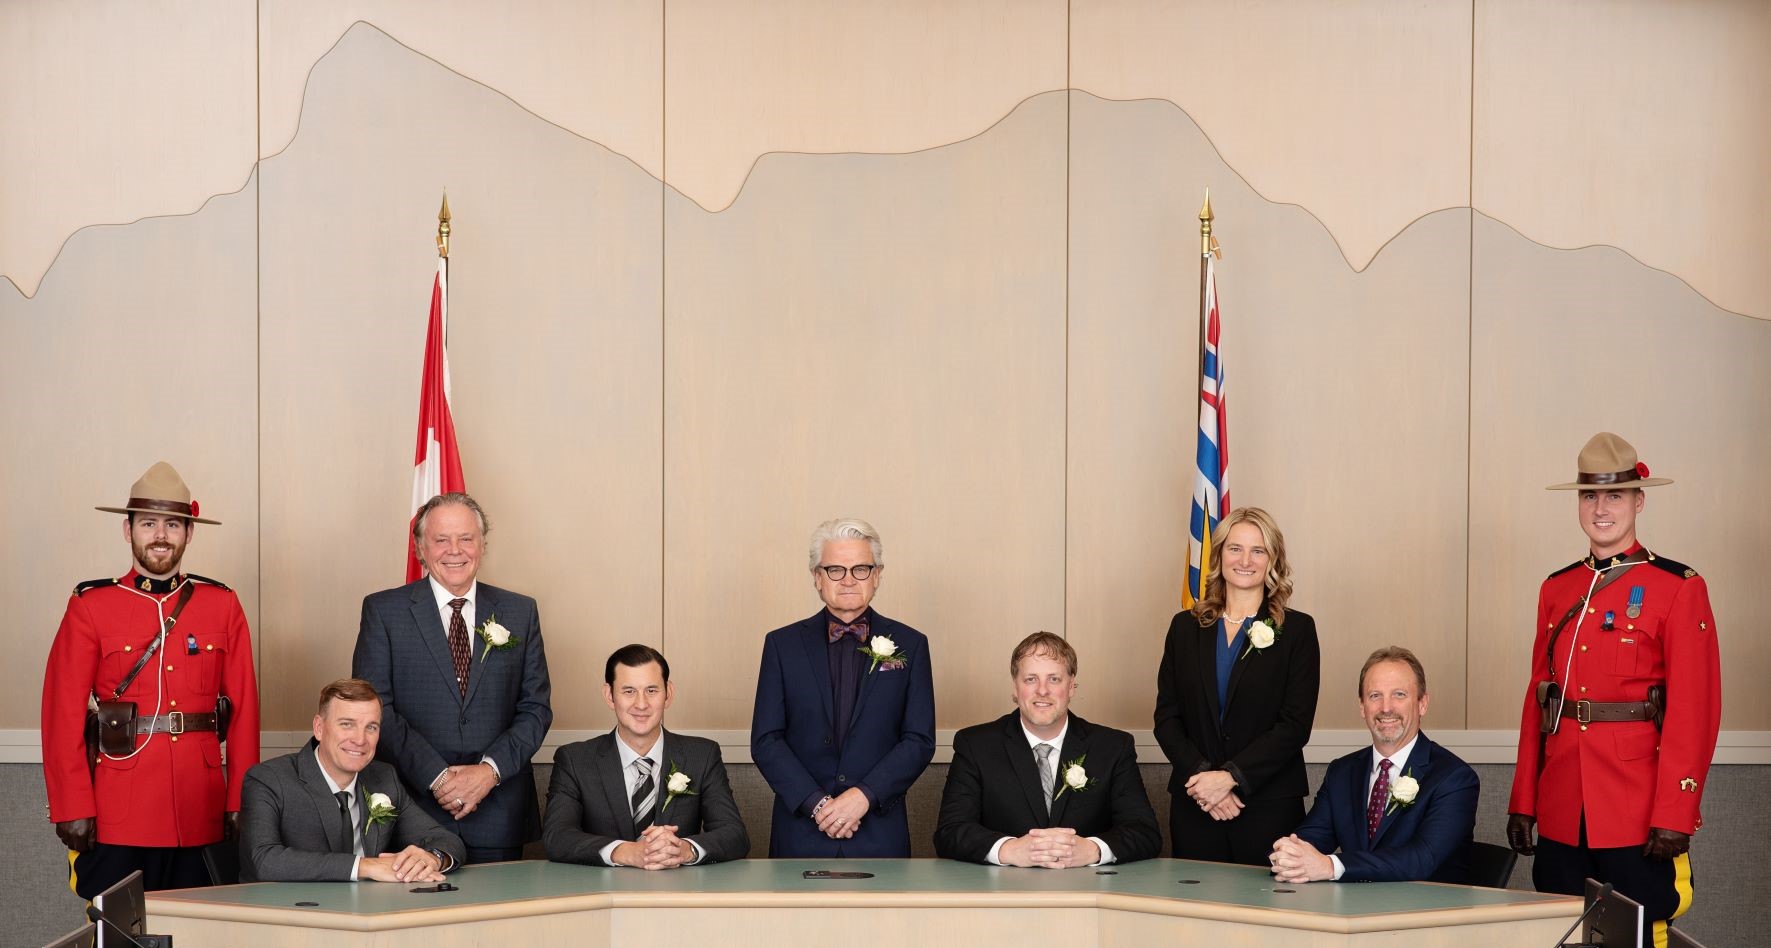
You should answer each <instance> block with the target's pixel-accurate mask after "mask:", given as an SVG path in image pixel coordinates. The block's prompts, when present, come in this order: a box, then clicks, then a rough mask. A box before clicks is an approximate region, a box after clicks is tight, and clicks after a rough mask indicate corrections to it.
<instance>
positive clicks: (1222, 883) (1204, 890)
mask: <svg viewBox="0 0 1771 948" xmlns="http://www.w3.org/2000/svg"><path fill="white" fill-rule="evenodd" d="M808 869H830V870H837V871H860V872H871V873H873V874H874V877H873V878H871V879H856V880H846V879H843V880H813V879H805V878H802V877H801V875H800V874H801V873H802V872H804V871H805V870H808ZM449 879H450V881H451V882H452V883H454V884H455V885H456V886H458V887H459V889H458V891H455V892H438V893H414V892H411V891H409V890H410V889H411V888H413V887H412V886H410V885H400V884H394V883H382V882H360V883H351V882H294V883H290V882H261V883H252V884H246V885H234V886H220V887H215V888H208V889H179V890H170V891H162V892H151V893H148V899H149V906H148V912H149V914H150V915H153V914H156V913H165V914H168V915H198V914H205V912H204V910H205V909H208V910H210V911H214V910H218V909H219V910H221V912H222V913H223V914H231V913H230V912H229V911H228V910H229V909H246V908H254V909H281V910H284V911H293V912H298V913H299V912H302V911H303V909H305V911H306V912H311V913H319V914H334V913H336V914H344V915H351V916H358V917H362V916H381V917H383V919H384V922H392V921H393V918H391V917H388V916H396V915H398V914H399V913H403V912H422V911H427V910H430V909H437V908H445V907H454V908H466V907H470V906H487V907H490V906H492V905H495V904H499V903H512V902H524V901H530V900H538V899H558V898H566V897H573V896H592V895H607V896H613V897H615V899H616V900H617V901H626V900H624V899H622V898H621V897H622V896H629V895H631V896H638V897H639V898H636V899H633V900H632V901H633V903H634V904H638V903H641V902H646V901H651V900H652V899H653V898H655V897H657V896H666V897H668V896H670V895H673V894H681V895H690V894H696V895H699V896H702V897H707V896H713V897H715V898H716V899H717V898H718V897H720V896H734V897H741V896H745V895H754V894H758V893H771V894H774V895H776V896H777V897H779V896H789V897H795V896H797V897H804V898H805V899H806V901H807V904H808V905H819V906H828V907H836V906H838V905H865V904H877V903H878V902H881V901H888V902H902V901H903V900H905V899H906V898H913V897H915V896H917V895H921V894H927V893H940V895H941V897H942V898H944V899H951V898H953V897H960V898H963V897H964V896H966V895H968V894H971V895H978V896H984V897H990V896H1000V895H1003V894H1025V895H1033V894H1039V893H1049V894H1050V895H1051V897H1052V899H1053V902H1054V904H1058V903H1062V902H1064V901H1066V900H1065V899H1064V898H1063V896H1064V895H1066V894H1068V895H1072V896H1079V897H1082V898H1085V899H1089V900H1092V899H1094V898H1095V897H1097V896H1099V895H1102V894H1112V895H1120V896H1135V897H1144V898H1148V897H1156V898H1161V899H1172V900H1177V901H1183V902H1204V903H1215V904H1218V905H1226V906H1246V907H1251V908H1261V909H1277V910H1280V911H1283V912H1297V913H1307V914H1311V915H1317V916H1327V917H1330V918H1340V919H1347V920H1351V919H1356V918H1359V917H1362V916H1371V915H1387V914H1393V913H1404V912H1405V913H1417V912H1436V911H1448V910H1459V909H1469V908H1477V907H1484V906H1493V907H1515V908H1526V907H1535V908H1536V909H1538V910H1539V911H1543V910H1546V909H1549V910H1551V911H1552V912H1554V909H1552V908H1551V906H1552V905H1554V903H1558V902H1561V903H1566V908H1567V909H1568V911H1567V914H1568V916H1569V917H1573V916H1574V915H1575V914H1578V912H1579V906H1580V901H1579V900H1577V899H1570V898H1568V897H1566V896H1553V895H1541V894H1538V893H1535V892H1518V891H1511V890H1506V889H1480V888H1469V887H1465V886H1451V885H1437V884H1433V883H1422V882H1374V883H1348V884H1344V885H1343V884H1340V883H1333V882H1317V883H1311V884H1309V885H1282V884H1278V883H1275V882H1274V881H1273V879H1272V876H1271V875H1269V874H1268V873H1267V872H1266V870H1264V869H1260V868H1256V867H1251V866H1233V865H1226V864H1222V863H1209V862H1188V861H1184V860H1177V859H1152V860H1147V861H1144V862H1136V863H1131V864H1129V865H1124V866H1109V867H1105V870H1104V871H1103V870H1097V869H1093V868H1084V869H1068V870H1059V871H1053V870H1048V869H1014V868H999V867H995V866H977V865H972V864H970V863H962V862H952V861H949V860H944V859H877V860H868V859H849V860H841V859H832V860H799V859H747V860H741V861H739V862H731V863H722V864H718V865H712V866H691V867H688V868H685V869H677V870H672V871H665V872H644V871H641V870H637V869H609V868H599V867H593V866H572V865H564V864H561V863H551V862H541V861H526V862H508V863H497V864H493V865H484V866H469V867H467V868H464V869H462V870H460V871H458V872H455V873H452V874H451V875H450V877H449ZM1287 890H1290V891H1287ZM299 902H312V903H316V904H315V905H312V906H304V907H302V908H296V903H299ZM507 907H508V906H507ZM538 908H539V907H538ZM278 914H281V913H278ZM1555 914H1560V913H1555ZM361 920H362V921H369V919H368V918H362V919H361ZM395 924H399V923H397V922H396V923H395ZM376 927H380V926H379V925H377V926H376Z"/></svg>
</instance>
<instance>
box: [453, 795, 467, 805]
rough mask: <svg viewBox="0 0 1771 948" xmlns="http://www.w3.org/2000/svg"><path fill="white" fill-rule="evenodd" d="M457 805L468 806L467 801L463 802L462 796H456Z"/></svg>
mask: <svg viewBox="0 0 1771 948" xmlns="http://www.w3.org/2000/svg"><path fill="white" fill-rule="evenodd" d="M455 805H456V806H466V805H467V804H465V803H463V802H461V798H460V797H456V798H455Z"/></svg>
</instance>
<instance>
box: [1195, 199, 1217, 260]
mask: <svg viewBox="0 0 1771 948" xmlns="http://www.w3.org/2000/svg"><path fill="white" fill-rule="evenodd" d="M1213 219H1214V218H1213V216H1212V213H1211V188H1206V189H1205V206H1204V207H1201V208H1200V209H1199V255H1200V256H1201V257H1209V256H1212V255H1214V254H1215V255H1217V256H1222V254H1221V253H1219V251H1218V240H1217V238H1216V237H1213V236H1212V235H1211V222H1212V220H1213Z"/></svg>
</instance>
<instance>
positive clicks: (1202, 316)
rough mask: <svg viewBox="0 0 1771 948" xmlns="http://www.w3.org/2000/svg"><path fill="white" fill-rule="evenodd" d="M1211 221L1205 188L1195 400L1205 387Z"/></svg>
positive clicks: (1200, 221) (1201, 236)
mask: <svg viewBox="0 0 1771 948" xmlns="http://www.w3.org/2000/svg"><path fill="white" fill-rule="evenodd" d="M1212 220H1213V215H1212V213H1211V188H1210V187H1207V188H1206V189H1205V206H1204V207H1201V208H1200V209H1199V340H1198V349H1199V358H1198V359H1197V360H1196V361H1197V362H1198V363H1199V372H1198V377H1197V378H1195V379H1194V380H1193V394H1194V397H1195V399H1197V397H1198V394H1199V390H1200V389H1201V388H1203V387H1204V385H1205V334H1206V332H1207V329H1208V327H1207V325H1206V322H1207V320H1209V319H1210V318H1211V314H1210V313H1208V312H1206V299H1205V267H1206V264H1207V262H1208V261H1209V260H1210V259H1211V248H1212V237H1211V222H1212Z"/></svg>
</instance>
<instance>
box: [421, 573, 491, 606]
mask: <svg viewBox="0 0 1771 948" xmlns="http://www.w3.org/2000/svg"><path fill="white" fill-rule="evenodd" d="M429 579H430V591H431V595H433V596H436V597H437V608H438V609H447V608H449V603H450V601H451V600H455V599H466V600H467V607H468V608H469V609H472V608H474V607H475V606H477V605H479V599H478V598H476V597H478V596H479V593H480V581H479V580H477V579H476V580H474V581H473V582H472V583H471V584H469V585H468V587H467V593H466V594H465V595H461V596H457V595H455V594H454V593H452V592H450V591H449V590H448V589H445V588H444V587H443V584H442V583H439V582H437V578H436V577H435V576H431V577H429Z"/></svg>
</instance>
